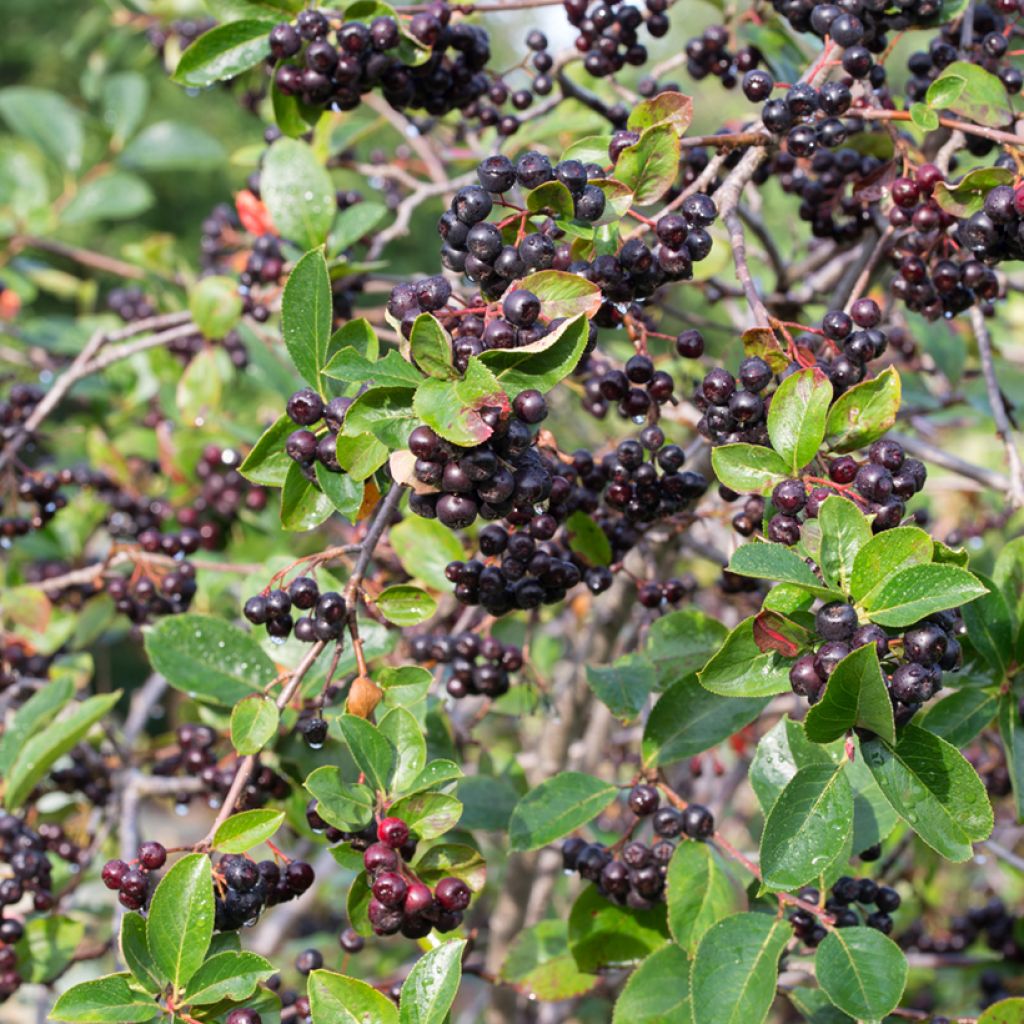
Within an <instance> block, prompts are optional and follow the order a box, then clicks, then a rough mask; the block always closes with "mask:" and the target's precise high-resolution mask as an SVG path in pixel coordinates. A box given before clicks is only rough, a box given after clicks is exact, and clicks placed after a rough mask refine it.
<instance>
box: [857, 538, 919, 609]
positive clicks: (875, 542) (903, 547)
mask: <svg viewBox="0 0 1024 1024" xmlns="http://www.w3.org/2000/svg"><path fill="white" fill-rule="evenodd" d="M933 551H934V545H933V543H932V539H931V537H929V536H928V534H927V533H925V532H924V530H921V529H919V528H918V527H916V526H897V527H896V528H895V529H892V530H883V531H882V532H881V533H878V534H875V536H874V537H872V538H871V539H870V540H869V541H866V542H865V543H864V544H863V545H862V547H861V548H860V550H859V551H858V552H857V554H856V555H855V556H854V559H853V572H852V574H851V576H850V595H851V596H852V597H853V599H854V600H855V601H862V600H864V598H866V597H867V596H868V594H870V593H871V592H872V591H873V590H875V589H877V588H878V587H881V586H882V584H884V583H885V582H886V580H888V579H889V578H890V577H891V576H895V575H896V573H898V572H901V571H902V570H903V569H909V568H910V566H912V565H924V564H926V563H928V562H930V561H931V560H932V553H933Z"/></svg>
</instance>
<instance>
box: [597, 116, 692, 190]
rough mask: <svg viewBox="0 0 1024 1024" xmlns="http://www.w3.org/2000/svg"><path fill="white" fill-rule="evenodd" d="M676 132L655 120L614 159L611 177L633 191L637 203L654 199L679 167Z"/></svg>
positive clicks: (676, 172)
mask: <svg viewBox="0 0 1024 1024" xmlns="http://www.w3.org/2000/svg"><path fill="white" fill-rule="evenodd" d="M679 152H680V150H679V136H678V135H677V134H676V130H675V128H674V127H673V126H672V125H671V124H656V125H654V126H653V127H651V128H646V129H644V130H643V131H642V132H641V133H640V138H639V139H638V140H637V141H636V142H634V143H633V145H632V146H627V147H626V148H625V149H624V150H623V151H622V152H621V153H620V154H619V158H618V160H616V161H615V172H614V174H613V175H612V177H614V178H616V179H617V180H618V181H621V182H622V183H623V184H624V185H626V187H627V188H629V189H631V190H632V191H633V195H634V197H635V200H636V205H637V206H650V205H651V204H652V203H656V202H657V201H658V200H659V199H660V198H661V197H662V196H663V195H664V194H665V193H666V192H667V191H668V190H669V189H670V188H671V187H672V185H673V183H674V182H675V180H676V175H677V174H678V171H679Z"/></svg>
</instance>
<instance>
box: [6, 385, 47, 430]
mask: <svg viewBox="0 0 1024 1024" xmlns="http://www.w3.org/2000/svg"><path fill="white" fill-rule="evenodd" d="M42 398H43V389H42V388H41V387H38V386H37V385H35V384H14V385H12V386H11V390H10V391H9V392H8V393H7V398H6V399H4V400H3V401H0V441H7V440H10V438H12V437H14V435H15V434H17V433H19V432H20V429H21V425H22V424H23V423H24V422H25V420H27V419H28V418H29V416H31V415H32V412H33V410H34V409H35V407H36V406H37V405H38V404H39V403H40V402H41V401H42Z"/></svg>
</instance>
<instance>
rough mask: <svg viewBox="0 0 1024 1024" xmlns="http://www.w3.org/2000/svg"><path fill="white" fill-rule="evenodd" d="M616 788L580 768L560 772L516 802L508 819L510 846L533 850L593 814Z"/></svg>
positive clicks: (584, 822)
mask: <svg viewBox="0 0 1024 1024" xmlns="http://www.w3.org/2000/svg"><path fill="white" fill-rule="evenodd" d="M617 793H618V789H617V788H616V787H615V786H613V785H610V784H609V783H607V782H602V781H601V780H600V779H595V778H594V777H593V776H592V775H585V774H583V773H582V772H559V773H558V774H557V775H553V776H551V778H549V779H545V780H544V781H543V782H542V783H541V784H540V785H539V786H536V787H535V788H534V789H531V790H530V792H529V793H527V794H526V795H525V796H524V797H523V798H522V799H521V800H520V801H519V803H517V804H516V808H515V810H514V811H513V812H512V819H511V821H510V822H509V829H508V831H509V841H510V843H511V845H512V849H513V850H536V849H539V848H540V847H541V846H547V844H548V843H553V842H554V841H555V840H556V839H561V838H562V836H565V835H568V834H569V833H570V832H572V831H573V830H574V829H577V828H581V827H582V826H583V825H586V824H587V822H588V821H591V820H592V819H594V818H596V817H597V816H598V815H599V814H600V813H601V812H602V811H603V810H604V809H605V808H606V807H607V806H608V804H610V803H611V802H612V800H614V799H615V796H616V794H617Z"/></svg>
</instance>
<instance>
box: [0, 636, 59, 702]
mask: <svg viewBox="0 0 1024 1024" xmlns="http://www.w3.org/2000/svg"><path fill="white" fill-rule="evenodd" d="M53 657H54V655H52V654H49V655H47V654H39V653H37V652H35V651H34V650H33V649H32V647H31V646H30V645H29V644H28V643H27V641H24V640H22V639H21V638H19V637H14V636H10V637H7V638H5V640H4V643H3V645H2V646H0V693H2V694H4V697H5V699H7V700H9V701H10V700H13V701H14V702H16V703H19V704H20V703H21V702H22V701H23V700H27V699H28V698H29V697H31V696H32V694H33V693H35V686H34V685H33V683H32V680H36V679H47V678H49V675H50V664H51V662H52V661H53Z"/></svg>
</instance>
